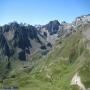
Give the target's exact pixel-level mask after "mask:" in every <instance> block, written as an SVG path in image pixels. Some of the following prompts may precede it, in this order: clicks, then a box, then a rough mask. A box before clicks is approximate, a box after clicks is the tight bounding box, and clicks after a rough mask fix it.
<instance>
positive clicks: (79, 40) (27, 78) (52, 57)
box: [1, 28, 90, 90]
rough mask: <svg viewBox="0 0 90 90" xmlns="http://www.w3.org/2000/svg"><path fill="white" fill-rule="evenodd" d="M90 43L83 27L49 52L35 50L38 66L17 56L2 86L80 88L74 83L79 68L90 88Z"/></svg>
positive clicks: (36, 89) (22, 89)
mask: <svg viewBox="0 0 90 90" xmlns="http://www.w3.org/2000/svg"><path fill="white" fill-rule="evenodd" d="M80 29H82V28H80ZM59 42H62V43H59ZM89 43H90V42H89V41H88V40H86V39H85V37H84V36H83V35H82V32H81V31H80V30H79V31H77V32H75V33H73V34H72V35H70V36H69V37H67V38H65V39H60V40H58V41H57V45H56V47H54V48H53V49H52V51H51V52H50V53H49V54H48V55H47V56H44V57H42V56H41V55H38V54H34V55H33V56H32V63H33V64H35V66H33V67H32V68H31V64H30V61H29V64H25V65H22V64H21V63H20V62H19V61H18V60H17V61H16V62H14V65H15V67H13V69H12V70H11V71H10V73H9V74H8V75H7V78H6V79H4V81H3V84H1V86H6V87H9V86H10V87H12V86H18V87H19V89H20V90H79V87H78V86H77V85H75V86H71V85H70V83H71V80H72V77H73V76H74V75H75V73H76V72H78V73H79V75H80V76H81V80H82V83H83V84H84V85H85V87H86V88H89V87H90V52H89V50H88V49H87V45H88V44H89ZM33 60H34V62H33ZM12 63H13V62H12ZM14 65H13V66H14Z"/></svg>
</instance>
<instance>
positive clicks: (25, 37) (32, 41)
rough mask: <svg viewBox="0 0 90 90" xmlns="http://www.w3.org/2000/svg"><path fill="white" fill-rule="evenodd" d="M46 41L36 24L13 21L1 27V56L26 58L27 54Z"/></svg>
mask: <svg viewBox="0 0 90 90" xmlns="http://www.w3.org/2000/svg"><path fill="white" fill-rule="evenodd" d="M44 43H45V39H44V38H43V36H41V35H40V33H39V31H38V30H37V29H36V28H35V27H34V26H31V25H27V26H25V25H24V24H18V23H16V22H13V23H10V24H7V25H4V26H2V27H0V49H1V51H0V53H1V56H2V55H5V56H7V57H8V58H10V57H12V56H14V57H15V58H17V59H20V60H26V56H28V55H30V53H32V52H34V51H35V50H37V49H39V48H40V47H41V46H42V44H44Z"/></svg>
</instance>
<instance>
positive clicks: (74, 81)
mask: <svg viewBox="0 0 90 90" xmlns="http://www.w3.org/2000/svg"><path fill="white" fill-rule="evenodd" d="M71 85H78V86H79V87H80V90H86V88H85V86H84V85H83V83H82V82H81V79H80V76H79V75H78V74H77V73H76V74H75V75H74V77H73V78H72V81H71Z"/></svg>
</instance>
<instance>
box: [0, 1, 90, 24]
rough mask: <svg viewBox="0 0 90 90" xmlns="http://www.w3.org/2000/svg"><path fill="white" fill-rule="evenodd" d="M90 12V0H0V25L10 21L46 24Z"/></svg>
mask: <svg viewBox="0 0 90 90" xmlns="http://www.w3.org/2000/svg"><path fill="white" fill-rule="evenodd" d="M86 14H90V0H0V25H3V24H7V23H9V22H12V21H17V22H19V23H20V22H23V23H24V22H25V23H28V24H32V25H35V24H41V25H43V24H46V23H48V22H49V21H51V20H59V21H60V22H61V21H63V20H64V21H67V22H71V21H73V20H74V19H75V17H77V16H80V15H86Z"/></svg>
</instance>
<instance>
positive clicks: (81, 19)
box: [73, 14, 90, 26]
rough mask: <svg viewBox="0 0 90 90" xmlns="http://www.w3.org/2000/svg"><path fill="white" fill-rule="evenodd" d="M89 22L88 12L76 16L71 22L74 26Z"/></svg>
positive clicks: (89, 15)
mask: <svg viewBox="0 0 90 90" xmlns="http://www.w3.org/2000/svg"><path fill="white" fill-rule="evenodd" d="M89 22H90V14H88V15H83V16H80V17H77V18H76V19H75V21H74V22H73V24H74V25H75V26H79V25H82V24H87V23H89Z"/></svg>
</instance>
